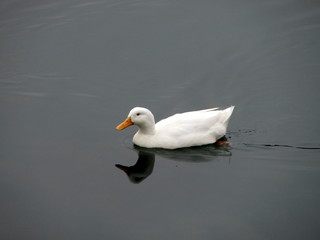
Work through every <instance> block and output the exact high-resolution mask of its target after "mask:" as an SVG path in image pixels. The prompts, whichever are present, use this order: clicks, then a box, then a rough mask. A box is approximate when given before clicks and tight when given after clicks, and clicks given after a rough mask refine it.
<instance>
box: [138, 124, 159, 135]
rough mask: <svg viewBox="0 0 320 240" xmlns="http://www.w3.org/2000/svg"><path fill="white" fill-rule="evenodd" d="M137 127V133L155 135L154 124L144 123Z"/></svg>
mask: <svg viewBox="0 0 320 240" xmlns="http://www.w3.org/2000/svg"><path fill="white" fill-rule="evenodd" d="M138 127H139V133H141V134H146V135H153V134H155V133H156V129H155V123H154V121H153V122H146V123H144V124H142V125H140V126H138Z"/></svg>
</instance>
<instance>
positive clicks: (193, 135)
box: [117, 106, 234, 149]
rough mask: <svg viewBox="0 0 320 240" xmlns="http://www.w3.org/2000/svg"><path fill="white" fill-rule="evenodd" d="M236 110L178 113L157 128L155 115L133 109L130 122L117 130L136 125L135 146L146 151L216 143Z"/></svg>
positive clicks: (213, 109)
mask: <svg viewBox="0 0 320 240" xmlns="http://www.w3.org/2000/svg"><path fill="white" fill-rule="evenodd" d="M233 109H234V106H231V107H229V108H227V109H225V110H218V108H211V109H206V110H199V111H193V112H185V113H178V114H175V115H173V116H171V117H168V118H166V119H163V120H161V121H159V122H157V123H156V124H155V121H154V117H153V114H152V113H151V112H150V111H149V110H148V109H146V108H141V107H135V108H133V109H132V110H131V111H130V113H129V115H128V118H127V119H126V120H125V121H124V122H123V123H121V124H120V125H119V126H117V129H118V130H122V129H124V128H126V127H128V126H130V125H133V124H134V125H137V126H138V127H139V130H138V132H137V133H136V134H135V135H134V137H133V143H134V144H136V145H138V146H140V147H146V148H165V149H176V148H183V147H192V146H201V145H206V144H210V143H215V142H216V141H217V140H218V139H220V138H221V137H223V136H224V135H225V134H226V131H227V126H228V123H229V120H230V117H231V114H232V111H233Z"/></svg>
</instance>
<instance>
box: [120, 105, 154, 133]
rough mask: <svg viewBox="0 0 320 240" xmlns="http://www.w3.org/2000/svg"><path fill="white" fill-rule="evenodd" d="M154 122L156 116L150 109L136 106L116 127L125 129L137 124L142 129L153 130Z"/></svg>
mask: <svg viewBox="0 0 320 240" xmlns="http://www.w3.org/2000/svg"><path fill="white" fill-rule="evenodd" d="M154 124H155V121H154V116H153V114H152V112H151V111H150V110H148V109H146V108H143V107H135V108H133V109H132V110H131V111H130V112H129V115H128V117H127V118H126V119H125V120H124V121H123V122H122V123H121V124H119V125H118V126H117V127H116V129H117V130H123V129H125V128H127V127H129V126H131V125H137V126H138V127H139V128H140V129H141V130H148V129H149V130H151V129H153V128H154Z"/></svg>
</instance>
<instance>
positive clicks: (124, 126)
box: [116, 117, 134, 130]
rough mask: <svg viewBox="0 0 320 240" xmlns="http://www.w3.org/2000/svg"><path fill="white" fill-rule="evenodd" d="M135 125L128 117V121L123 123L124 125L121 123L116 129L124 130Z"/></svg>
mask: <svg viewBox="0 0 320 240" xmlns="http://www.w3.org/2000/svg"><path fill="white" fill-rule="evenodd" d="M133 124H134V123H133V122H132V121H131V117H127V118H126V120H124V121H123V123H120V124H119V125H118V126H117V127H116V129H117V130H123V129H125V128H127V127H129V126H131V125H133Z"/></svg>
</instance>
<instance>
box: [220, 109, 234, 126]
mask: <svg viewBox="0 0 320 240" xmlns="http://www.w3.org/2000/svg"><path fill="white" fill-rule="evenodd" d="M233 109H234V106H231V107H229V108H227V109H225V110H223V113H224V114H223V116H222V117H223V119H222V121H223V123H224V124H225V125H226V126H227V125H228V123H229V121H230V118H231V115H232V112H233Z"/></svg>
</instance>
